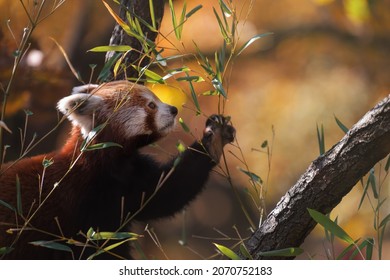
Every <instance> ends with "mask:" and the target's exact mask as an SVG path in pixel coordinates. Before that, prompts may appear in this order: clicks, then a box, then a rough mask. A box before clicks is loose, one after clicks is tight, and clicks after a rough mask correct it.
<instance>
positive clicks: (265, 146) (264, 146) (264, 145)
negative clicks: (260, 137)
mask: <svg viewBox="0 0 390 280" xmlns="http://www.w3.org/2000/svg"><path fill="white" fill-rule="evenodd" d="M261 147H262V148H263V149H264V148H267V147H268V141H267V140H265V141H264V142H263V143H262V144H261Z"/></svg>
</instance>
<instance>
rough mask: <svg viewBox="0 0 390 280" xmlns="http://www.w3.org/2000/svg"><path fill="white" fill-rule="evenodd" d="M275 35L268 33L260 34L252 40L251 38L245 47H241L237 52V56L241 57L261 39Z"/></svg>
mask: <svg viewBox="0 0 390 280" xmlns="http://www.w3.org/2000/svg"><path fill="white" fill-rule="evenodd" d="M273 34H274V33H272V32H267V33H263V34H258V35H256V36H253V37H252V38H250V39H249V40H248V41H247V42H246V43H245V44H244V45H242V46H241V48H240V49H239V50H238V52H237V55H236V56H239V55H240V54H241V53H242V52H243V51H244V50H245V49H246V48H247V47H249V46H250V45H252V44H253V43H254V42H256V41H257V40H259V39H261V38H264V37H266V36H269V35H273Z"/></svg>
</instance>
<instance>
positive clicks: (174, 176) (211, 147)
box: [0, 81, 235, 259]
mask: <svg viewBox="0 0 390 280" xmlns="http://www.w3.org/2000/svg"><path fill="white" fill-rule="evenodd" d="M89 90H91V92H90V93H88V91H89ZM57 108H58V110H59V111H60V112H61V113H63V114H64V115H65V116H66V117H67V118H68V119H69V120H70V121H71V122H72V124H73V127H72V132H71V135H70V137H69V139H68V140H67V142H66V143H65V144H64V146H63V147H62V148H61V149H59V150H58V151H55V152H52V153H49V154H44V155H39V156H35V157H31V158H24V159H22V160H20V161H17V162H11V163H8V164H5V165H3V166H2V169H1V170H0V200H1V201H0V202H3V203H0V248H3V249H2V250H3V254H2V255H0V258H5V259H74V258H76V259H79V258H80V259H83V258H88V257H89V256H91V255H92V254H93V253H96V252H97V251H98V250H101V249H102V248H96V247H97V246H91V245H92V244H87V245H84V244H81V243H77V241H76V240H80V239H81V240H82V237H83V234H84V237H85V234H86V233H87V232H88V230H89V229H90V228H93V229H94V230H95V231H100V232H103V231H104V232H115V231H116V230H118V229H120V228H122V227H121V226H123V223H124V221H125V220H126V218H128V217H133V216H134V219H135V220H140V221H145V220H150V219H157V218H162V217H167V216H172V215H174V214H175V213H176V212H178V211H179V210H181V209H183V208H184V207H185V206H186V205H187V204H188V203H189V202H191V201H192V200H193V199H194V198H195V197H196V195H197V194H198V193H199V192H200V191H201V190H202V189H203V186H204V184H205V182H206V180H207V179H208V176H209V173H210V171H211V170H212V168H213V167H214V166H215V165H216V164H217V163H218V161H219V158H220V156H221V154H222V151H223V147H224V146H225V145H226V144H228V143H230V142H232V141H233V140H234V135H235V129H234V128H233V126H231V125H230V124H229V123H228V119H227V118H225V117H223V116H221V115H213V116H211V117H210V118H208V119H207V121H206V127H205V130H204V134H203V138H202V139H201V140H200V141H195V142H194V143H193V144H192V145H191V146H189V147H188V148H187V149H186V150H185V151H184V152H182V153H181V154H179V155H178V157H177V158H174V159H172V160H171V161H169V162H167V163H164V164H159V163H157V162H156V161H155V160H153V159H152V158H151V157H150V156H148V155H145V154H142V153H140V152H139V148H141V147H143V146H145V145H148V144H151V143H153V142H155V141H157V140H159V139H160V138H162V137H164V136H165V135H167V134H168V133H169V132H170V131H172V130H173V128H174V127H175V123H176V120H175V118H176V115H177V113H178V111H177V108H176V107H173V106H170V105H168V104H165V103H163V102H161V101H160V100H159V99H158V98H157V96H156V95H154V94H153V93H152V92H151V91H150V90H149V89H147V88H146V87H144V86H141V85H137V84H134V83H131V82H128V81H115V82H110V83H106V84H102V85H100V86H96V85H86V86H81V87H78V88H75V91H74V92H73V93H72V94H71V95H70V96H67V97H65V98H63V99H61V100H60V101H59V102H58V106H57ZM16 186H18V187H16ZM17 189H19V190H20V192H19V195H17V192H18V191H17ZM126 226H128V224H127V225H126ZM65 238H66V240H74V242H73V244H69V242H68V244H66V246H67V247H66V248H67V249H66V250H58V249H57V250H54V249H53V248H47V247H50V246H34V242H37V241H45V242H46V241H47V242H48V243H47V244H54V243H50V242H53V241H56V242H57V243H55V244H58V243H61V242H63V241H64V240H65ZM84 241H85V239H84ZM70 243H72V242H70ZM35 245H36V244H35ZM41 245H42V244H41ZM94 245H96V244H94ZM100 245H101V243H100ZM68 248H71V250H72V251H71V252H70V251H69V249H68ZM100 252H101V251H99V253H100ZM99 257H102V258H131V254H130V249H129V248H128V247H127V246H119V247H117V248H115V249H114V250H110V251H108V252H105V253H104V254H100V255H99Z"/></svg>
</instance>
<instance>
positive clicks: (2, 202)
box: [0, 199, 16, 211]
mask: <svg viewBox="0 0 390 280" xmlns="http://www.w3.org/2000/svg"><path fill="white" fill-rule="evenodd" d="M0 205H2V206H4V207H6V208H8V209H10V210H12V211H16V209H15V208H14V207H13V206H12V205H10V204H8V203H7V202H5V201H3V200H1V199H0Z"/></svg>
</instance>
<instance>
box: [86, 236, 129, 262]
mask: <svg viewBox="0 0 390 280" xmlns="http://www.w3.org/2000/svg"><path fill="white" fill-rule="evenodd" d="M131 240H133V239H132V238H129V239H125V240H122V241H120V242H117V243H115V244H112V245H110V246H107V247H105V248H104V249H101V250H99V251H97V252H96V253H94V254H92V255H90V256H89V257H88V260H92V259H93V258H95V257H96V256H99V255H101V254H103V253H106V252H108V251H110V250H112V249H114V248H116V247H118V246H120V245H122V244H123V243H126V242H128V241H131Z"/></svg>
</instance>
